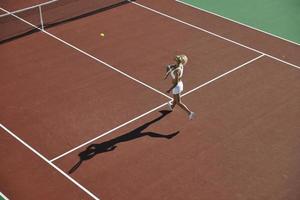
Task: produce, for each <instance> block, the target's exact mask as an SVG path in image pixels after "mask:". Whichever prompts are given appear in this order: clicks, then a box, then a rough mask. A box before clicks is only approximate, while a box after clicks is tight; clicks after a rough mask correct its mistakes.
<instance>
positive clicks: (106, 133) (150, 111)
mask: <svg viewBox="0 0 300 200" xmlns="http://www.w3.org/2000/svg"><path fill="white" fill-rule="evenodd" d="M263 56H264V54H262V55H260V56H258V57H256V58H254V59H252V60H249V61H247V62H245V63H243V64H241V65H239V66H238V67H235V68H234V69H232V70H230V71H228V72H225V73H223V74H221V75H220V76H217V77H215V78H214V79H212V80H210V81H207V82H206V83H204V84H201V85H200V86H198V87H196V88H194V89H192V90H190V91H188V92H186V93H185V94H183V95H182V96H185V95H187V94H190V93H192V92H194V91H196V90H198V89H200V88H202V87H204V86H206V85H208V84H210V83H212V82H214V81H216V80H218V79H220V78H222V77H224V76H226V75H228V74H230V73H232V72H234V71H236V70H238V69H240V68H242V67H244V66H245V65H247V64H249V63H251V62H254V61H255V60H258V59H259V58H261V57H263ZM165 105H167V102H166V103H164V104H162V105H160V106H157V107H156V108H153V109H152V110H149V111H148V112H146V113H144V114H142V115H140V116H138V117H135V118H134V119H132V120H130V121H128V122H125V123H124V124H121V125H119V126H117V127H115V128H113V129H111V130H109V131H107V132H105V133H103V134H101V135H99V136H97V137H95V138H93V139H91V140H89V141H87V142H85V143H83V144H81V145H79V146H77V147H75V148H73V149H70V150H69V151H67V152H65V153H63V154H61V155H59V156H57V157H55V158H53V159H52V160H50V162H54V161H56V160H58V159H60V158H62V157H64V156H66V155H68V154H70V153H72V152H73V151H75V150H77V149H79V148H81V147H83V146H85V145H87V144H89V143H91V142H93V141H95V140H97V139H99V138H101V137H103V136H105V135H108V134H109V133H111V132H113V131H115V130H118V129H120V128H122V127H123V126H125V125H127V124H129V123H131V122H134V121H136V120H138V119H140V118H142V117H143V116H145V115H147V114H150V113H152V112H153V111H155V110H157V109H159V108H161V107H163V106H165Z"/></svg>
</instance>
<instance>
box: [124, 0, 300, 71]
mask: <svg viewBox="0 0 300 200" xmlns="http://www.w3.org/2000/svg"><path fill="white" fill-rule="evenodd" d="M128 1H129V2H131V3H132V4H135V5H137V6H140V7H142V8H144V9H146V10H149V11H151V12H154V13H156V14H159V15H161V16H164V17H167V18H169V19H172V20H174V21H177V22H179V23H182V24H185V25H187V26H189V27H192V28H195V29H198V30H200V31H203V32H205V33H208V34H210V35H213V36H215V37H218V38H221V39H223V40H226V41H228V42H231V43H233V44H236V45H239V46H241V47H244V48H246V49H249V50H251V51H255V52H257V53H259V54H264V55H266V56H268V57H270V58H273V59H275V60H277V61H280V62H282V63H285V64H287V65H290V66H292V67H295V68H297V69H300V67H299V66H298V65H295V64H292V63H289V62H287V61H284V60H281V59H279V58H277V57H274V56H272V55H270V54H267V53H264V52H262V51H259V50H257V49H254V48H251V47H249V46H246V45H243V44H241V43H239V42H236V41H233V40H231V39H228V38H225V37H223V36H221V35H218V34H216V33H213V32H211V31H208V30H206V29H204V28H201V27H198V26H196V25H193V24H190V23H187V22H185V21H182V20H180V19H177V18H175V17H172V16H170V15H167V14H165V13H162V12H160V11H157V10H154V9H152V8H149V7H147V6H144V5H142V4H139V3H137V2H134V1H130V0H128Z"/></svg>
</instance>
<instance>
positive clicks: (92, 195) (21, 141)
mask: <svg viewBox="0 0 300 200" xmlns="http://www.w3.org/2000/svg"><path fill="white" fill-rule="evenodd" d="M0 127H1V128H2V129H3V130H5V131H6V132H7V133H9V134H10V135H11V136H12V137H14V138H15V139H16V140H18V141H19V142H20V143H22V144H23V145H24V146H26V147H27V148H28V149H30V150H31V151H32V152H33V153H35V154H36V155H37V156H38V157H40V158H41V159H42V160H44V161H45V162H47V163H48V164H49V165H50V166H52V167H53V168H54V169H56V170H57V171H58V172H59V173H61V174H62V175H63V176H64V177H66V178H67V179H69V180H70V181H71V182H72V183H74V184H75V185H76V186H78V187H79V188H80V189H81V190H83V191H84V192H86V193H87V194H88V195H89V196H91V197H92V198H93V199H95V200H100V199H99V198H98V197H96V196H95V195H94V194H93V193H91V192H90V191H89V190H87V189H86V188H85V187H83V186H82V185H81V184H79V183H78V182H77V181H75V180H74V179H73V178H72V177H70V176H69V175H67V174H66V173H65V172H64V171H62V170H61V169H60V168H58V167H57V166H56V165H54V164H53V163H52V162H50V161H49V160H48V159H47V158H45V157H44V156H43V155H42V154H40V153H39V152H38V151H37V150H35V149H34V148H33V147H31V146H30V145H29V144H27V143H26V142H25V141H23V140H22V139H21V138H19V137H18V136H17V135H16V134H14V133H13V132H12V131H10V130H9V129H8V128H6V127H5V126H4V125H3V124H0Z"/></svg>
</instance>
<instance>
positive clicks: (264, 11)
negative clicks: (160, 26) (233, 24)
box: [181, 0, 300, 44]
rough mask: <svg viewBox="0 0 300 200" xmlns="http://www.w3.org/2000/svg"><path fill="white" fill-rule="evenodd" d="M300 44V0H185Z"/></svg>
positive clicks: (183, 0) (184, 0)
mask: <svg viewBox="0 0 300 200" xmlns="http://www.w3.org/2000/svg"><path fill="white" fill-rule="evenodd" d="M181 1H182V2H185V3H187V4H190V5H193V6H196V7H199V8H202V9H204V10H207V11H210V12H213V13H215V14H218V15H222V16H224V17H226V18H229V19H232V20H235V21H238V22H240V23H243V24H246V25H248V26H251V27H254V28H256V29H259V30H262V31H265V32H268V33H271V34H273V35H276V36H278V37H281V38H284V39H287V40H290V41H293V42H295V43H298V44H300V0H251V1H245V0H223V1H220V0H181Z"/></svg>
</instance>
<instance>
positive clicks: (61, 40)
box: [0, 8, 172, 99]
mask: <svg viewBox="0 0 300 200" xmlns="http://www.w3.org/2000/svg"><path fill="white" fill-rule="evenodd" d="M0 9H1V10H2V11H4V12H7V13H9V14H11V15H12V16H14V17H16V18H18V19H19V20H21V21H23V22H24V23H27V24H29V25H31V26H33V27H34V28H36V29H38V30H40V31H41V32H43V33H45V34H46V35H49V36H51V37H52V38H55V39H56V40H58V41H60V42H62V43H64V44H65V45H67V46H69V47H71V48H73V49H75V50H76V51H78V52H80V53H82V54H84V55H86V56H88V57H89V58H92V59H93V60H96V61H98V62H100V63H101V64H103V65H105V66H107V67H109V68H110V69H112V70H114V71H116V72H119V73H120V74H122V75H124V76H126V77H127V78H129V79H131V80H133V81H135V82H138V83H140V84H141V85H143V86H145V87H147V88H149V89H151V90H153V91H155V92H157V93H159V94H161V95H163V96H164V97H167V98H168V99H172V98H171V97H169V96H168V95H166V94H165V93H163V92H161V91H159V90H157V89H155V88H153V87H151V86H150V85H148V84H146V83H144V82H142V81H140V80H138V79H136V78H133V77H132V76H130V75H128V74H126V73H125V72H123V71H121V70H119V69H117V68H115V67H113V66H111V65H110V64H108V63H106V62H104V61H102V60H100V59H99V58H96V57H95V56H92V55H91V54H89V53H87V52H85V51H83V50H81V49H79V48H78V47H76V46H74V45H72V44H70V43H68V42H66V41H64V40H63V39H61V38H59V37H57V36H55V35H53V34H51V33H49V32H47V31H45V30H43V29H41V28H39V27H37V26H35V25H34V24H32V23H30V22H28V21H26V20H24V19H23V18H21V17H18V16H16V15H15V14H12V13H10V12H9V11H7V10H5V9H3V8H0Z"/></svg>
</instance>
